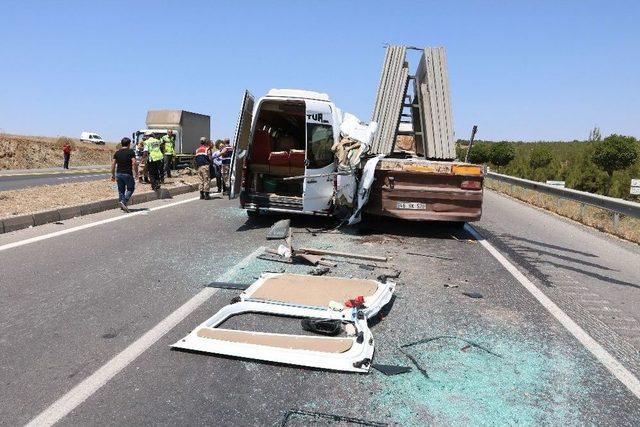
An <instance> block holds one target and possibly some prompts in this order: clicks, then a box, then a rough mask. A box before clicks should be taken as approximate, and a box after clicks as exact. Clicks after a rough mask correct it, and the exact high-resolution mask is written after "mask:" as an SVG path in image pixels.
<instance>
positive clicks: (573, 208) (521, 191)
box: [485, 179, 640, 243]
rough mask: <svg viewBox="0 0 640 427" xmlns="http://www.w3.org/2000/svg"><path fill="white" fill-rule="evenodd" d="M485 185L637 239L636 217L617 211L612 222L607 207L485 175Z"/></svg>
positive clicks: (639, 239) (638, 221)
mask: <svg viewBox="0 0 640 427" xmlns="http://www.w3.org/2000/svg"><path fill="white" fill-rule="evenodd" d="M485 187H487V188H490V189H492V190H495V191H498V192H500V193H503V194H507V195H509V196H511V197H513V198H516V199H518V200H522V201H523V202H526V203H529V204H531V205H534V206H538V207H540V208H543V209H546V210H548V211H551V212H555V213H556V214H558V215H561V216H564V217H566V218H571V219H572V220H574V221H578V222H581V223H582V224H585V225H588V226H590V227H593V228H596V229H598V230H600V231H604V232H605V233H610V234H613V235H616V236H618V237H622V238H623V239H626V240H629V241H631V242H635V243H640V219H638V218H632V217H625V216H623V215H620V222H619V223H618V224H617V225H615V224H614V221H613V214H612V213H611V212H610V211H607V210H604V209H599V208H596V207H594V206H586V205H585V206H584V207H583V206H582V205H581V204H580V203H578V202H574V201H572V200H566V199H559V198H556V197H552V196H548V195H546V194H542V193H538V192H536V191H533V190H529V189H526V188H522V187H518V186H515V185H514V186H512V185H509V184H505V183H503V182H499V181H496V180H493V179H485Z"/></svg>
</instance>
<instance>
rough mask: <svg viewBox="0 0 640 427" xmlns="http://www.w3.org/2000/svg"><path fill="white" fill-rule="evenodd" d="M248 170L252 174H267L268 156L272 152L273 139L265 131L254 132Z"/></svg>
mask: <svg viewBox="0 0 640 427" xmlns="http://www.w3.org/2000/svg"><path fill="white" fill-rule="evenodd" d="M251 148H252V150H251V163H250V169H251V170H252V171H253V172H261V173H269V155H270V154H271V151H272V150H273V138H271V135H269V132H267V131H266V130H258V131H256V136H255V138H254V140H253V147H251Z"/></svg>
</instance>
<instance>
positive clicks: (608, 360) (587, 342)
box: [464, 224, 640, 399]
mask: <svg viewBox="0 0 640 427" xmlns="http://www.w3.org/2000/svg"><path fill="white" fill-rule="evenodd" d="M464 227H465V229H466V230H467V231H468V232H469V233H470V234H471V235H472V236H473V237H474V238H475V239H476V240H478V242H480V244H481V245H482V246H483V247H484V248H485V249H486V250H487V251H489V253H490V254H491V255H493V257H494V258H495V259H496V260H497V261H498V262H499V263H500V264H502V266H503V267H504V268H505V269H507V271H508V272H509V273H511V275H512V276H513V277H514V278H515V279H516V280H517V281H518V282H519V283H520V284H521V285H522V286H524V288H525V289H526V290H527V291H529V293H530V294H531V295H533V297H534V298H535V299H536V300H538V302H539V303H540V304H542V306H543V307H544V308H545V309H546V310H547V311H548V312H549V313H551V315H552V316H553V317H555V318H556V320H557V321H558V322H560V323H561V324H562V326H564V328H565V329H566V330H567V331H569V333H570V334H571V335H573V336H574V337H575V338H576V339H577V340H578V341H580V343H581V344H582V345H583V346H584V348H586V349H587V350H589V352H591V354H593V355H594V356H595V357H596V359H598V361H599V362H600V363H601V364H602V365H603V366H604V367H605V368H606V369H607V370H608V371H609V372H611V373H612V374H613V375H614V376H615V377H616V378H617V379H618V380H619V381H620V382H621V383H622V384H624V385H625V387H627V389H628V390H629V391H630V392H631V393H633V394H634V395H635V396H636V397H637V398H638V399H640V381H639V380H638V378H637V377H636V376H635V375H633V374H632V373H631V372H630V371H629V370H628V369H627V368H625V367H624V365H622V363H620V362H618V360H617V359H616V358H615V357H613V356H612V355H611V354H610V353H609V352H608V351H607V350H605V349H604V347H602V345H600V343H598V342H597V341H596V340H594V339H593V338H592V337H591V336H590V335H589V334H588V333H587V332H586V331H585V330H584V329H582V328H581V327H580V326H579V325H578V324H577V323H576V322H574V321H573V319H571V318H570V317H569V315H567V313H565V312H564V311H562V309H561V308H560V307H558V306H557V305H556V303H554V302H553V301H551V299H550V298H549V297H547V296H546V295H545V294H544V293H543V292H542V291H541V290H540V289H538V287H536V285H534V284H533V282H531V280H529V279H528V278H527V277H526V276H525V275H524V274H522V273H521V272H520V270H518V269H517V268H516V267H515V266H514V265H513V264H512V263H511V262H509V260H508V259H507V258H505V256H504V255H502V254H501V253H500V252H499V251H498V250H497V249H496V248H494V247H493V245H492V244H491V243H489V242H488V241H487V240H485V238H484V237H482V235H481V234H480V233H479V232H478V231H477V230H476V229H475V228H473V227H472V226H471V225H470V224H465V226H464Z"/></svg>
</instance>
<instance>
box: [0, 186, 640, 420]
mask: <svg viewBox="0 0 640 427" xmlns="http://www.w3.org/2000/svg"><path fill="white" fill-rule="evenodd" d="M192 197H193V194H188V195H183V196H180V197H177V198H176V199H175V200H169V201H167V200H161V201H155V202H152V203H149V204H147V205H146V206H147V207H148V208H150V209H152V210H149V211H138V212H137V213H135V214H134V215H131V216H127V217H125V218H123V219H117V220H113V218H116V217H118V218H119V217H121V216H122V215H123V214H121V213H120V212H118V211H110V212H103V213H100V214H96V215H92V216H89V217H83V218H78V219H74V220H70V221H66V222H65V223H64V224H49V225H45V226H42V227H36V228H32V229H26V230H21V231H18V232H14V233H9V234H6V235H0V260H1V262H2V266H3V274H2V279H1V281H0V300H1V301H3V302H4V304H3V310H2V311H0V383H1V384H2V386H3V393H2V398H1V399H0V419H2V422H3V423H6V424H9V425H15V424H24V423H26V422H28V421H30V420H32V419H34V417H36V416H38V415H39V414H41V413H42V412H43V411H45V410H47V408H49V407H50V405H52V404H54V402H56V401H57V400H58V399H59V398H60V397H62V396H63V395H65V393H67V392H69V391H70V390H72V389H74V387H77V386H79V387H80V388H79V389H75V390H78V391H79V394H77V395H75V396H76V398H77V396H81V398H80V401H76V403H79V404H78V405H76V404H70V403H69V402H70V401H64V402H58V403H59V404H56V405H55V406H54V408H53V409H55V410H54V411H53V413H57V414H59V415H60V414H62V415H64V416H62V418H61V420H60V422H61V424H68V425H78V424H82V425H86V424H110V425H113V424H115V425H141V424H145V425H146V424H163V425H169V424H171V425H177V424H180V425H182V424H189V425H191V424H215V425H265V424H274V423H280V422H281V421H282V420H283V419H284V418H285V417H286V416H287V411H289V410H303V411H310V412H316V413H329V414H333V415H339V416H349V417H355V418H358V419H362V420H367V421H370V422H380V423H389V424H394V423H395V424H403V425H424V424H446V425H450V424H494V425H496V424H497V425H503V424H525V425H534V424H536V425H537V424H553V425H558V424H563V425H565V424H570V425H576V424H615V425H637V424H638V421H640V400H639V399H638V398H637V397H635V396H634V395H633V394H632V393H631V392H630V390H629V388H627V387H626V386H625V385H623V383H622V382H621V381H619V380H618V379H617V378H616V377H614V376H613V375H612V373H611V372H610V371H609V370H608V369H606V367H605V366H604V365H603V364H602V363H601V362H600V361H599V360H598V359H596V358H595V357H594V355H593V354H592V353H591V352H590V351H589V350H588V349H587V348H586V347H585V346H584V345H583V344H581V343H580V342H579V341H578V340H577V339H576V338H575V337H574V336H573V335H572V334H571V333H570V332H569V331H568V330H567V329H566V328H565V327H564V326H563V325H562V324H561V323H560V322H558V320H557V319H556V318H555V317H553V316H552V315H551V314H550V313H549V312H548V311H547V310H545V308H543V307H542V305H541V304H540V303H539V302H538V301H537V300H536V299H535V298H534V297H533V296H532V294H531V293H530V292H529V291H527V290H526V289H525V288H524V287H523V286H522V285H521V284H520V283H519V282H518V281H517V280H516V279H515V278H514V276H513V275H512V274H511V273H510V272H508V271H507V270H506V269H505V268H504V266H503V265H501V264H500V263H499V262H498V261H497V260H496V259H495V258H494V257H492V256H491V255H490V254H489V252H487V250H486V249H485V247H483V245H481V244H480V243H479V242H478V241H476V240H474V239H473V238H472V236H471V235H470V234H469V233H468V232H467V231H465V230H461V229H456V228H453V227H447V226H443V225H440V224H435V225H429V224H421V225H419V226H418V225H416V224H407V223H396V222H391V221H384V222H373V223H369V224H362V225H361V226H360V227H358V228H355V229H351V230H345V231H344V232H337V231H334V230H331V229H329V230H327V229H326V227H327V226H329V225H331V223H330V222H327V221H326V220H320V219H296V220H294V222H293V224H294V230H295V233H294V246H302V245H306V246H315V247H322V248H332V249H335V250H340V251H350V252H354V253H368V254H376V255H384V254H386V255H388V256H391V257H392V260H391V261H390V263H389V266H387V267H386V268H378V267H374V268H373V270H372V269H371V267H362V266H361V265H359V264H358V263H353V262H344V261H343V262H339V263H338V267H336V268H334V269H333V270H332V272H331V273H330V274H332V275H336V276H347V277H348V276H354V277H367V278H375V277H376V276H378V275H379V274H381V273H383V272H385V271H388V269H389V267H391V268H396V269H398V270H399V271H400V276H399V278H398V279H397V280H398V287H397V293H396V298H395V300H394V301H393V304H392V306H391V307H390V308H389V309H388V310H387V312H386V313H385V315H384V316H383V317H381V318H379V319H377V320H376V321H374V322H372V325H371V329H372V332H373V334H374V336H375V338H376V354H375V360H374V361H375V362H377V363H389V364H394V363H395V364H402V365H407V366H412V367H413V370H412V371H411V372H410V373H408V374H403V375H399V376H392V377H387V376H384V375H382V374H380V373H379V372H376V371H372V372H370V373H369V374H367V375H357V374H343V373H335V372H327V371H322V370H311V369H301V368H295V367H290V366H281V365H277V364H269V363H260V362H254V361H250V360H236V359H233V358H223V357H215V356H210V355H203V354H193V353H187V352H180V351H172V350H170V349H169V348H168V346H169V345H170V344H172V343H174V342H176V341H177V340H179V339H180V338H182V337H183V336H185V335H186V334H187V333H188V332H189V331H190V330H192V329H193V328H194V327H195V326H197V325H198V324H199V323H201V322H202V321H204V320H206V319H207V318H208V317H210V316H211V315H212V314H213V313H215V311H216V310H217V309H219V308H220V307H222V306H223V305H225V304H227V303H229V301H230V300H231V298H233V297H234V296H235V295H237V292H236V291H228V290H220V291H218V292H216V293H215V294H214V295H213V296H212V297H211V298H208V299H207V300H206V301H205V302H204V303H203V304H202V305H199V306H193V307H191V309H189V310H188V311H187V312H183V314H184V315H185V317H184V319H183V320H180V319H181V318H179V319H177V320H176V323H177V324H176V325H175V326H174V327H168V330H167V332H166V334H159V336H155V338H154V339H150V338H149V335H145V333H147V331H150V330H156V328H158V325H160V326H162V325H164V324H166V321H167V318H168V317H167V316H169V315H170V314H171V313H174V312H175V310H176V309H178V308H179V307H181V306H182V305H183V304H184V303H185V302H187V301H191V299H192V298H193V297H194V296H195V295H199V294H200V293H201V291H202V289H203V285H204V284H206V283H208V282H210V281H212V280H216V279H217V278H220V277H224V278H225V280H228V281H237V282H250V281H252V280H254V279H255V278H256V277H258V276H259V275H260V274H261V273H262V272H264V271H283V270H285V269H286V271H293V272H301V273H305V272H307V271H309V269H310V267H306V266H290V265H287V264H280V263H273V262H269V261H262V260H257V259H256V258H255V256H256V254H258V253H260V251H261V250H260V248H261V247H262V246H275V244H274V243H273V242H267V241H266V240H265V238H264V236H265V233H266V231H267V229H268V227H269V226H270V224H271V223H272V222H273V221H274V218H266V219H260V220H258V221H247V218H246V215H245V214H244V212H242V211H240V210H239V209H237V208H236V207H235V206H236V203H235V202H229V201H226V200H212V201H200V200H190V198H192ZM486 200H487V203H486V209H485V214H484V218H483V220H482V221H481V222H480V223H479V224H477V229H478V230H479V231H480V232H481V233H483V234H484V235H485V236H486V237H487V239H488V241H489V242H490V243H492V244H494V246H495V247H497V248H498V249H499V250H500V251H501V252H502V253H503V254H504V255H505V256H507V258H509V259H510V260H511V261H512V262H513V263H514V264H515V265H516V266H517V267H518V268H519V269H520V271H521V272H522V273H523V274H524V275H525V276H526V277H528V278H529V279H530V280H531V281H532V282H534V283H535V284H536V285H537V286H538V287H539V289H540V290H542V291H543V292H544V293H545V294H546V295H547V296H548V297H550V298H551V299H553V301H554V302H555V303H556V304H558V306H559V307H560V308H561V309H562V310H564V311H565V313H566V314H567V315H569V316H570V317H571V318H572V319H573V320H575V322H576V323H577V324H578V325H580V327H582V328H583V329H584V330H585V331H586V332H587V333H589V334H591V335H592V336H593V337H594V338H595V339H596V340H597V341H598V342H599V343H600V344H601V345H602V346H603V347H604V348H606V349H607V351H609V352H610V353H611V354H612V355H613V356H614V357H616V359H617V360H618V361H620V363H622V364H623V365H624V366H625V367H626V369H628V370H630V371H632V372H635V373H636V375H637V372H638V367H639V366H640V365H638V362H637V360H636V359H634V357H633V354H629V351H630V350H633V349H636V351H635V353H636V355H637V352H638V351H637V348H638V347H639V346H638V341H637V334H635V335H634V334H633V333H627V334H623V333H622V332H623V331H622V330H619V329H616V328H614V323H613V322H614V321H613V320H611V319H607V318H606V316H604V318H603V316H598V311H597V310H592V308H593V307H608V308H609V309H610V310H619V312H620V313H622V315H623V316H624V318H625V319H636V320H637V317H638V313H637V308H636V309H634V304H635V307H638V304H637V298H638V292H640V290H639V289H638V288H637V286H632V285H634V284H638V283H639V282H640V275H639V274H638V265H639V264H638V262H637V260H638V259H639V258H638V254H639V252H638V249H637V246H633V245H629V244H626V243H624V242H621V241H618V240H617V239H614V238H611V237H608V236H605V235H603V234H601V233H597V232H591V231H590V230H587V229H586V228H584V227H582V226H579V225H576V224H574V223H570V222H567V221H565V220H563V219H559V218H557V217H555V216H552V215H549V214H547V213H544V212H541V211H539V210H536V209H533V208H531V207H528V206H524V205H523V204H521V203H519V202H515V201H512V200H509V199H506V198H504V197H501V196H497V195H495V194H493V193H490V192H487V197H486ZM179 201H184V203H181V204H177V205H174V206H170V207H166V208H161V209H158V208H159V207H162V206H168V205H170V204H172V203H176V202H179ZM100 220H109V221H110V222H106V223H101V224H99V225H95V226H93V225H92V223H95V222H96V221H100ZM83 226H86V227H87V228H82V227H83ZM73 227H77V228H75V229H72V228H73ZM64 230H71V232H68V233H67V234H63V233H64ZM56 232H58V233H57V234H56V235H53V237H51V238H45V239H42V240H39V238H41V236H45V235H47V233H56ZM25 239H32V240H29V241H27V242H29V243H27V244H21V243H19V242H24V241H25ZM12 243H15V244H16V245H18V246H15V247H9V246H6V245H8V244H12ZM536 251H537V252H536ZM634 260H635V261H636V262H635V263H633V262H631V263H630V262H628V261H634ZM587 263H588V264H587ZM463 292H467V293H469V292H476V293H480V294H481V295H482V298H470V297H468V296H466V295H464V294H463ZM572 292H573V293H572ZM587 292H588V293H593V294H595V295H597V296H598V297H599V298H595V297H594V298H592V300H588V299H585V298H583V297H584V296H586V295H587ZM603 296H604V297H606V303H604V304H603V302H602V300H603V299H604V297H603ZM605 312H606V310H605ZM163 322H164V323H163ZM256 322H262V323H264V325H263V326H264V327H270V328H277V329H278V331H283V332H286V331H290V332H292V333H295V332H296V331H298V332H299V324H297V323H296V322H276V321H273V320H271V319H262V320H256V319H255V318H250V317H247V318H241V319H238V323H239V324H240V325H243V324H244V325H245V326H249V325H255V324H256ZM629 322H631V320H629ZM603 328H604V329H603ZM628 329H629V330H631V329H632V328H631V327H630V328H628ZM603 331H604V332H606V333H603ZM607 333H610V334H611V335H607ZM140 337H143V338H144V339H143V340H142V341H144V342H145V343H147V345H148V349H146V350H144V348H146V347H144V348H142V350H140V348H141V347H140V342H141V341H140V340H139V339H140ZM415 342H418V343H417V344H415V345H412V346H410V347H409V348H408V350H406V351H408V352H409V353H410V354H411V355H412V357H413V359H414V361H415V362H412V361H411V360H410V359H409V358H407V356H406V355H405V354H404V353H403V352H402V351H400V349H399V346H400V345H402V344H407V343H415ZM132 349H134V350H135V349H138V350H140V351H138V353H136V352H133V353H132V351H133V350H132ZM123 354H124V355H125V356H126V357H123V356H122V355H123ZM132 354H133V356H132ZM414 363H415V364H414ZM416 364H417V365H416ZM418 365H419V366H420V367H421V368H422V369H424V371H425V374H423V373H421V372H420V371H419V370H418V369H417V366H418ZM105 372H111V375H106V376H104V375H103V374H104V373H105ZM101 375H103V376H101ZM83 393H84V394H83ZM56 411H58V412H56ZM67 412H68V413H67ZM48 413H51V412H48ZM317 417H318V416H312V415H305V414H296V413H290V414H289V418H288V421H289V422H288V423H287V425H308V424H310V423H312V422H317V421H318V418H317Z"/></svg>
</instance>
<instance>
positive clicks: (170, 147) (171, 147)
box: [160, 129, 176, 178]
mask: <svg viewBox="0 0 640 427" xmlns="http://www.w3.org/2000/svg"><path fill="white" fill-rule="evenodd" d="M160 141H161V142H162V145H163V146H164V174H165V175H166V177H167V178H171V168H172V167H173V156H174V154H175V148H176V137H175V135H174V134H173V129H169V130H168V131H167V134H166V135H165V136H163V137H162V139H161V140H160Z"/></svg>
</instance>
